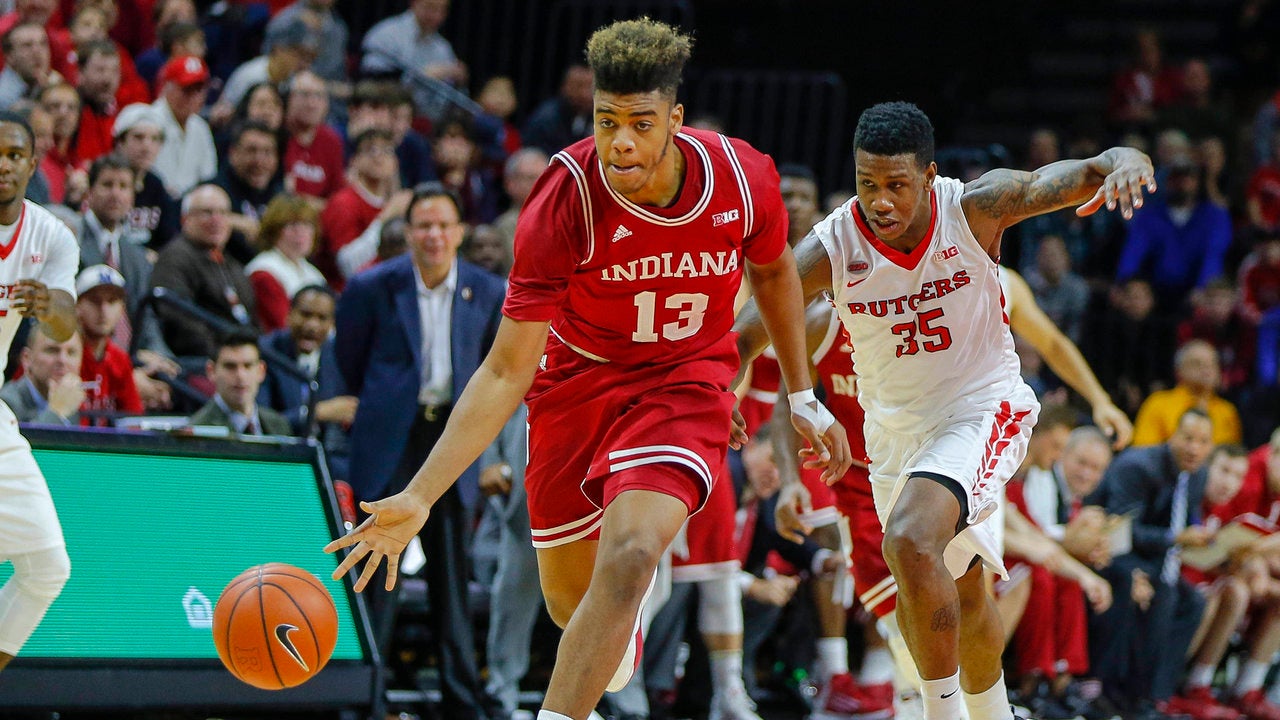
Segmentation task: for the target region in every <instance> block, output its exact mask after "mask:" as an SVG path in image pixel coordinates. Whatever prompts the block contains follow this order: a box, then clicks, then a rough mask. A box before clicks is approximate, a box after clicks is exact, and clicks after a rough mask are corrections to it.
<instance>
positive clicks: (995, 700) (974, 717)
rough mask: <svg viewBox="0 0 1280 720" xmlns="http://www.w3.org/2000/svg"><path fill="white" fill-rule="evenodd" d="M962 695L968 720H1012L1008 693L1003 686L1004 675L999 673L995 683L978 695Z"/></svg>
mask: <svg viewBox="0 0 1280 720" xmlns="http://www.w3.org/2000/svg"><path fill="white" fill-rule="evenodd" d="M961 694H962V695H964V706H965V707H966V708H968V709H969V720H1013V710H1012V709H1010V708H1009V691H1008V690H1006V689H1005V686H1004V673H1000V677H999V679H997V680H996V681H995V683H994V684H993V685H992V686H991V687H989V688H987V689H986V690H983V691H982V692H980V693H978V694H977V695H970V694H969V693H961Z"/></svg>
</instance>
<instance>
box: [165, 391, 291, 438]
mask: <svg viewBox="0 0 1280 720" xmlns="http://www.w3.org/2000/svg"><path fill="white" fill-rule="evenodd" d="M190 422H191V424H192V425H217V426H221V427H225V428H229V429H230V430H231V431H232V432H235V427H234V426H232V424H231V418H230V417H228V416H227V413H226V412H224V411H223V410H222V406H221V405H219V404H218V403H216V402H214V401H213V400H210V401H209V402H207V403H205V404H204V407H202V408H200V409H199V410H197V411H196V412H195V414H194V415H192V416H191V420H190ZM258 422H260V423H262V428H261V430H262V434H263V435H291V434H292V433H291V432H290V431H291V430H292V428H291V427H290V425H289V421H288V420H285V419H284V416H283V415H281V414H280V413H278V412H276V411H275V410H272V409H271V408H268V407H263V406H261V405H259V406H258Z"/></svg>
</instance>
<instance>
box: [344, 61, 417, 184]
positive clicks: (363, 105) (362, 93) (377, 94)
mask: <svg viewBox="0 0 1280 720" xmlns="http://www.w3.org/2000/svg"><path fill="white" fill-rule="evenodd" d="M373 129H377V130H386V131H387V132H390V133H391V134H392V136H393V139H394V141H395V146H396V158H397V159H398V160H399V161H400V162H399V165H400V185H401V187H414V186H415V185H417V184H418V183H423V182H429V181H432V180H435V179H436V161H435V159H434V158H432V155H431V143H429V142H428V141H427V139H426V138H425V137H423V136H422V134H421V133H419V132H418V131H417V130H414V129H413V96H412V95H411V94H410V93H409V90H408V89H407V88H405V87H404V86H403V85H399V84H397V83H395V82H392V81H390V80H362V81H360V82H358V83H356V87H355V90H354V91H353V92H352V94H351V102H350V103H349V104H348V105H347V151H348V153H351V152H352V151H353V149H354V148H353V146H352V145H351V143H352V141H354V140H355V138H357V137H359V136H360V134H361V133H363V132H364V131H365V130H373Z"/></svg>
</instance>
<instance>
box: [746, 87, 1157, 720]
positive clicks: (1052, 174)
mask: <svg viewBox="0 0 1280 720" xmlns="http://www.w3.org/2000/svg"><path fill="white" fill-rule="evenodd" d="M854 148H855V162H854V165H855V178H856V182H857V189H858V196H857V197H856V198H854V199H853V200H851V201H849V202H847V203H846V204H845V205H843V206H841V207H840V208H838V209H837V210H836V211H835V212H833V213H832V214H831V215H829V216H828V217H827V218H826V219H825V220H823V221H822V222H820V223H818V225H816V226H815V227H814V230H813V232H812V233H811V234H810V235H809V236H808V237H807V238H806V239H805V240H803V241H802V242H801V243H800V245H799V246H797V248H796V255H797V257H798V258H799V261H798V266H799V269H800V275H801V282H802V284H803V286H804V290H805V296H806V299H808V300H812V299H814V298H816V297H817V296H818V294H819V293H821V292H822V291H824V290H826V291H827V292H829V293H830V294H831V295H832V296H833V298H834V300H835V303H836V309H837V310H838V312H839V313H840V316H841V321H842V322H843V324H844V326H845V330H846V331H847V332H848V333H849V336H850V340H851V345H852V347H853V360H854V365H855V367H856V368H857V371H858V376H859V392H858V396H859V404H860V405H861V406H862V408H863V410H864V411H865V413H866V422H865V424H864V427H865V436H866V441H867V454H868V456H869V458H870V459H871V467H870V475H871V484H872V489H873V492H874V497H875V504H876V509H877V512H878V514H879V516H880V520H881V524H882V526H883V527H884V531H885V541H884V545H883V548H884V557H885V560H886V561H887V563H888V565H889V568H890V569H891V570H892V571H893V576H894V578H895V579H896V581H897V583H898V609H897V616H898V622H899V625H900V627H901V629H902V633H903V636H904V638H905V640H906V643H907V647H908V649H909V650H910V651H911V656H912V658H913V659H914V660H915V664H916V666H917V669H918V670H919V673H920V676H921V678H922V693H921V697H922V701H923V706H924V717H925V719H926V720H954V718H957V717H960V716H961V714H962V713H963V712H964V711H965V710H967V711H968V714H969V717H970V718H972V720H1010V719H1011V718H1012V717H1013V715H1012V712H1011V710H1010V707H1009V704H1008V694H1007V692H1006V689H1005V683H1004V675H1003V673H1002V672H1001V669H1000V655H1001V651H1002V649H1003V645H1004V643H1003V642H1002V641H1003V631H1002V630H1001V628H1000V621H999V617H998V615H997V614H996V608H995V605H994V603H993V602H992V599H991V597H990V596H989V595H988V593H987V590H986V587H985V583H984V579H983V569H982V566H983V565H986V566H987V567H989V568H990V569H991V570H992V571H993V572H996V573H999V574H1001V575H1002V576H1003V575H1005V569H1004V564H1003V561H1002V559H1001V557H1000V552H999V548H998V546H997V542H996V535H995V533H994V531H993V527H992V525H993V524H992V523H990V522H987V521H988V519H989V518H990V516H991V514H992V513H993V512H994V511H995V509H996V507H997V505H998V502H999V494H1000V491H1001V489H1002V487H1003V485H1004V483H1005V482H1006V481H1007V480H1008V479H1009V477H1010V476H1011V475H1012V474H1013V472H1014V471H1015V470H1016V469H1017V467H1018V465H1019V463H1020V462H1021V460H1022V457H1023V456H1024V455H1025V452H1026V441H1027V438H1029V437H1030V431H1031V428H1032V427H1033V426H1034V424H1035V419H1036V414H1037V413H1038V411H1039V405H1038V403H1037V402H1036V400H1035V396H1034V394H1033V393H1032V392H1031V390H1030V389H1029V388H1028V387H1027V386H1026V385H1025V383H1023V382H1022V381H1021V378H1020V376H1019V366H1018V361H1017V355H1016V354H1015V353H1014V350H1013V338H1012V335H1011V334H1010V331H1009V327H1008V319H1007V317H1006V316H1005V313H1004V307H1003V294H1002V292H1001V289H1000V281H999V274H998V271H997V265H996V260H997V259H998V258H999V255H1000V238H1001V236H1002V235H1003V233H1004V230H1005V229H1006V228H1008V227H1009V226H1011V225H1013V224H1014V223H1017V222H1018V221H1020V220H1022V219H1024V218H1027V217H1031V216H1034V215H1039V214H1043V213H1047V212H1052V211H1055V210H1059V209H1062V208H1066V207H1071V206H1074V205H1079V206H1080V207H1079V208H1078V209H1077V213H1078V214H1081V215H1087V214H1090V213H1093V212H1096V211H1097V210H1099V209H1100V208H1102V207H1103V206H1104V205H1105V206H1106V207H1107V208H1108V209H1117V208H1118V209H1119V210H1120V211H1121V213H1122V214H1123V215H1124V216H1125V217H1126V218H1128V217H1130V216H1132V213H1133V209H1134V208H1135V207H1140V206H1141V205H1142V199H1143V193H1144V192H1152V191H1154V190H1155V174H1154V170H1153V169H1152V166H1151V160H1150V158H1148V157H1147V156H1146V155H1144V154H1143V153H1141V152H1138V151H1136V150H1133V149H1130V148H1113V149H1111V150H1108V151H1106V152H1104V153H1102V154H1100V155H1098V156H1096V157H1093V158H1088V159H1084V160H1066V161H1062V162H1057V163H1053V164H1050V165H1047V166H1045V167H1043V168H1040V169H1038V170H1036V171H1034V172H1021V171H1015V170H1006V169H999V170H993V171H991V172H989V173H986V174H984V175H983V176H982V177H980V178H978V179H977V180H974V181H972V182H970V183H967V184H966V183H962V182H960V181H959V180H955V179H952V178H944V177H940V176H938V174H937V166H936V165H935V164H934V162H933V148H934V141H933V126H932V124H931V123H930V121H929V119H928V117H927V116H925V115H924V113H923V112H921V111H920V110H919V108H917V107H915V106H914V105H911V104H909V103H884V104H881V105H876V106H874V107H872V108H870V109H868V110H867V111H866V112H864V113H863V114H862V117H860V118H859V121H858V127H857V130H856V131H855V134H854ZM754 312H755V311H754V310H753V309H752V307H751V306H750V305H748V306H747V307H746V308H744V310H743V313H742V315H741V316H740V318H739V322H740V323H742V324H743V325H745V324H746V323H750V322H752V317H751V316H752V315H753V314H754ZM762 347H763V344H762V343H761V342H759V341H757V342H755V343H753V344H751V345H743V346H742V347H740V350H741V352H742V357H743V358H744V360H745V359H749V358H752V357H754V356H755V354H756V353H758V352H759V351H760V349H761V348H762ZM787 379H788V381H789V379H790V376H788V378H787ZM962 665H963V667H964V673H963V677H961V673H960V667H961V666H962ZM962 689H963V691H964V692H963V693H962V692H961V690H962Z"/></svg>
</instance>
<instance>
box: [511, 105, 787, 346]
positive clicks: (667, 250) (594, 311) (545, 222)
mask: <svg viewBox="0 0 1280 720" xmlns="http://www.w3.org/2000/svg"><path fill="white" fill-rule="evenodd" d="M675 146H676V148H677V149H678V150H679V151H680V152H682V153H684V157H685V161H686V162H685V168H686V169H685V178H684V185H683V187H682V188H681V190H680V195H679V197H677V198H676V201H675V202H674V203H673V204H672V205H671V207H668V208H654V207H647V206H640V205H637V204H635V203H633V202H631V201H629V200H627V199H626V198H624V197H623V196H621V195H619V194H618V193H617V192H615V191H614V190H613V188H612V187H610V186H609V183H608V182H607V181H606V179H605V176H604V168H603V167H602V166H601V164H600V159H599V156H598V155H597V153H596V149H595V144H594V142H593V140H592V139H591V138H587V139H585V140H582V141H580V142H577V143H575V144H573V145H571V146H569V147H568V148H566V149H564V150H562V151H561V152H559V153H556V155H555V157H554V158H552V160H551V164H550V166H549V167H548V169H547V170H546V171H545V172H544V173H542V177H540V178H539V179H538V182H537V184H536V185H535V186H534V188H533V193H532V194H531V195H530V196H529V199H528V200H527V201H526V202H525V205H524V207H523V209H522V210H521V212H520V220H519V224H518V225H517V227H516V238H515V264H514V266H513V267H512V269H511V276H510V285H509V286H508V290H507V299H506V304H505V305H504V307H503V313H504V314H506V315H507V316H508V317H510V318H512V319H514V320H526V321H550V322H551V332H553V333H555V334H556V335H557V336H558V337H559V338H560V339H561V340H563V341H564V342H565V344H567V345H568V346H570V347H572V348H573V349H575V350H577V351H578V352H579V353H581V354H583V355H585V356H587V357H590V358H593V359H596V360H607V361H611V362H616V363H620V364H624V365H637V364H649V363H659V364H664V365H665V364H674V363H679V362H681V361H682V360H683V359H685V358H688V357H692V356H694V355H696V354H697V353H699V352H701V351H703V350H705V349H707V348H709V347H711V346H712V345H713V344H715V343H716V342H719V341H721V340H723V339H724V338H725V337H726V336H727V335H728V333H729V331H730V328H731V327H732V325H733V300H734V296H735V294H736V293H737V291H738V286H739V284H740V283H741V280H742V265H743V258H744V256H745V258H746V259H748V260H750V261H751V262H753V263H757V264H765V263H769V262H772V261H773V260H775V259H777V257H778V256H779V255H780V254H781V253H782V251H783V249H785V248H786V246H787V243H786V241H787V213H786V210H785V209H784V207H783V205H782V196H781V194H780V193H779V191H778V173H777V171H776V170H775V169H774V166H773V161H772V160H770V159H769V157H768V156H767V155H764V154H762V153H760V152H758V151H757V150H755V149H754V148H752V147H751V146H749V145H748V144H746V143H745V142H743V141H741V140H736V139H730V138H727V137H725V136H724V135H720V134H718V133H710V132H704V131H700V130H692V129H685V130H682V131H681V132H680V133H679V134H678V135H676V139H675Z"/></svg>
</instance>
